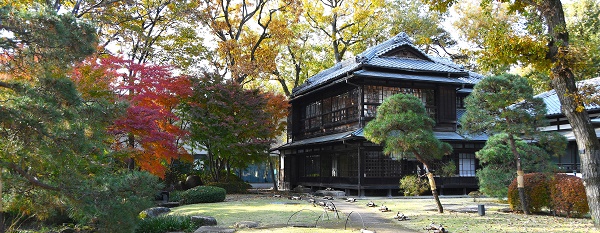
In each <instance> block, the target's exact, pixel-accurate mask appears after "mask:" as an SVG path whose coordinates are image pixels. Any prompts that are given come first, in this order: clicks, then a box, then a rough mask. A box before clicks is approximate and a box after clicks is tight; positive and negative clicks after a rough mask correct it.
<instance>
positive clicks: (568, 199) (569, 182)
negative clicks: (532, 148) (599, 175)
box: [508, 173, 589, 217]
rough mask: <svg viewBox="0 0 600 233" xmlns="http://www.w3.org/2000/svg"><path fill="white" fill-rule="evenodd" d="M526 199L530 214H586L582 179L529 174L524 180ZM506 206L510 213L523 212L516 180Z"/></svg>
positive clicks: (586, 206)
mask: <svg viewBox="0 0 600 233" xmlns="http://www.w3.org/2000/svg"><path fill="white" fill-rule="evenodd" d="M523 179H524V181H525V196H526V198H527V202H528V204H529V206H528V207H529V211H530V212H539V211H541V210H542V208H547V209H550V210H554V211H556V213H559V214H566V216H567V217H571V216H582V215H584V214H587V213H588V212H589V207H588V204H587V197H586V195H585V188H584V186H583V181H582V180H581V178H579V177H576V176H570V175H565V174H553V175H550V176H549V175H547V174H544V173H529V174H525V175H524V176H523ZM508 204H509V205H510V208H511V209H512V210H513V211H522V210H521V202H520V199H519V192H518V190H517V179H514V180H513V181H512V183H511V184H510V186H508Z"/></svg>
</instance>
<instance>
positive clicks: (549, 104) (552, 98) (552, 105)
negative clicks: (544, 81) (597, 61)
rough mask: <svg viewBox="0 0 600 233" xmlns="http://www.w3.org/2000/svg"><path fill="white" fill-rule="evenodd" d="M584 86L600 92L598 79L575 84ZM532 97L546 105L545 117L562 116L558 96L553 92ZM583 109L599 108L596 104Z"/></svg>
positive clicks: (599, 80) (599, 79) (599, 78)
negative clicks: (591, 86)
mask: <svg viewBox="0 0 600 233" xmlns="http://www.w3.org/2000/svg"><path fill="white" fill-rule="evenodd" d="M584 84H586V85H594V86H596V89H598V90H600V77H598V78H593V79H588V80H583V81H579V82H577V86H581V85H584ZM534 97H536V98H541V99H543V100H544V103H546V111H547V112H546V115H547V116H553V115H561V114H562V111H561V105H560V101H559V100H558V95H557V94H556V91H555V90H550V91H547V92H543V93H541V94H538V95H536V96H534ZM585 109H586V110H598V109H600V106H598V105H596V104H590V105H586V106H585Z"/></svg>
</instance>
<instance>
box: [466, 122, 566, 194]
mask: <svg viewBox="0 0 600 233" xmlns="http://www.w3.org/2000/svg"><path fill="white" fill-rule="evenodd" d="M545 136H546V137H544V138H541V139H543V140H538V142H537V143H532V141H531V140H529V141H527V140H523V139H522V138H519V139H518V140H516V141H515V145H516V149H517V152H518V153H519V155H520V158H521V167H522V168H523V172H525V173H530V172H555V171H556V170H557V169H558V167H557V166H556V164H554V163H553V162H552V159H551V157H550V156H551V155H554V154H558V153H564V148H565V145H566V143H567V141H566V138H565V137H563V136H561V135H559V134H548V135H545ZM508 142H509V140H508V134H505V133H499V134H495V135H493V136H490V137H489V139H488V141H487V142H486V144H485V147H483V148H482V149H481V150H479V151H477V153H476V154H475V156H477V159H479V163H480V164H481V169H479V170H477V179H478V181H479V190H480V191H481V192H482V193H484V194H485V195H487V196H490V197H497V198H505V197H507V196H508V186H509V185H510V183H511V182H512V181H513V180H514V179H515V178H516V177H517V174H515V172H513V171H514V169H515V167H516V166H517V164H516V162H517V161H516V160H515V159H514V155H513V152H512V150H511V147H510V145H509V143H508ZM553 150H558V151H553Z"/></svg>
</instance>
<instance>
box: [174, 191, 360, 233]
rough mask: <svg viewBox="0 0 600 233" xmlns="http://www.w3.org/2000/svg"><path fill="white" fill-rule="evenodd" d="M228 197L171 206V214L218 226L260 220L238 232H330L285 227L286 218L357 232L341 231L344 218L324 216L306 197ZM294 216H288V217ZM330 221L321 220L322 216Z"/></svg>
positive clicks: (294, 223)
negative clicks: (209, 218)
mask: <svg viewBox="0 0 600 233" xmlns="http://www.w3.org/2000/svg"><path fill="white" fill-rule="evenodd" d="M227 196H228V198H227V199H226V201H225V202H219V203H204V204H193V205H184V206H180V207H177V208H173V209H172V211H171V213H170V214H173V215H202V216H212V217H214V218H215V219H217V222H218V226H222V227H233V225H234V224H235V223H236V222H240V221H254V222H259V223H260V226H259V229H238V231H237V232H291V233H300V232H315V233H320V232H323V233H325V232H331V228H327V229H324V228H305V227H287V224H288V220H289V223H290V225H291V226H293V225H302V226H310V225H312V226H314V224H315V221H316V220H317V219H319V224H326V225H329V226H331V225H332V224H334V225H337V226H338V227H336V229H340V230H336V233H345V232H348V233H349V232H356V231H351V230H347V231H346V230H343V228H344V225H343V223H342V222H343V220H345V219H342V220H337V219H335V218H334V217H333V215H332V213H331V212H329V213H327V215H326V216H325V217H324V216H323V213H324V211H323V208H322V207H320V206H317V207H313V205H312V204H310V203H308V202H307V201H305V200H288V199H287V198H283V197H282V198H274V197H267V196H261V195H243V196H240V195H237V196H234V198H231V195H227ZM292 215H294V216H293V217H292V218H291V219H290V217H291V216H292ZM327 216H328V217H329V219H330V220H329V221H325V222H323V221H322V219H323V218H325V219H328V217H327Z"/></svg>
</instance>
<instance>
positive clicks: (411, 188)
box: [400, 175, 429, 196]
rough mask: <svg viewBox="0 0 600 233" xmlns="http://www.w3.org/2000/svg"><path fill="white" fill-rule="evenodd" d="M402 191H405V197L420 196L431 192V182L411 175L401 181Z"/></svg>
mask: <svg viewBox="0 0 600 233" xmlns="http://www.w3.org/2000/svg"><path fill="white" fill-rule="evenodd" d="M400 189H402V190H404V196H419V195H421V194H423V193H424V192H427V190H429V182H428V181H427V180H426V179H421V178H419V177H417V176H416V175H409V176H405V177H402V179H400Z"/></svg>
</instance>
